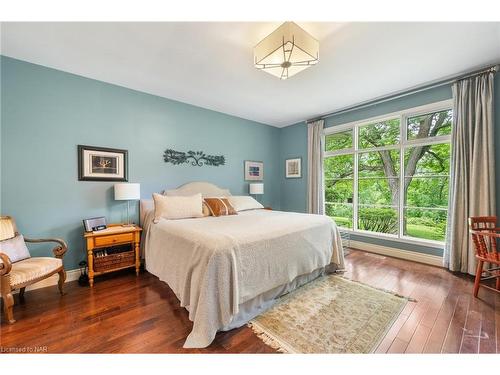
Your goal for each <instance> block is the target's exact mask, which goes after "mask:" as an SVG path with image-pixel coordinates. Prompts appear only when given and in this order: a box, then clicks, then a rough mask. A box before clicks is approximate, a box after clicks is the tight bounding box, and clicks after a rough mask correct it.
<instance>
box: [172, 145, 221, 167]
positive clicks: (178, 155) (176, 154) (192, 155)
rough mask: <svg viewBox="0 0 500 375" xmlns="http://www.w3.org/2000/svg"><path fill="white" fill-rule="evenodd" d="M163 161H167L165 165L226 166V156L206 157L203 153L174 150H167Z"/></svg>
mask: <svg viewBox="0 0 500 375" xmlns="http://www.w3.org/2000/svg"><path fill="white" fill-rule="evenodd" d="M163 160H165V163H172V164H174V165H179V164H188V163H191V165H193V166H195V167H196V166H198V167H202V166H204V165H211V166H214V167H218V166H219V165H224V164H226V159H225V158H224V155H206V154H205V153H204V152H202V151H188V152H180V151H175V150H172V149H167V150H165V153H164V154H163Z"/></svg>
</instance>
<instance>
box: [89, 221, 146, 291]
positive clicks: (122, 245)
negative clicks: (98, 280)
mask: <svg viewBox="0 0 500 375" xmlns="http://www.w3.org/2000/svg"><path fill="white" fill-rule="evenodd" d="M141 231H142V228H140V227H138V226H123V225H121V224H111V225H109V226H108V228H107V229H104V230H101V231H97V232H85V233H84V235H83V237H84V238H85V241H86V243H87V263H88V267H89V284H90V287H93V286H94V276H97V275H102V274H104V273H108V272H113V271H118V270H122V269H125V268H133V267H135V273H136V274H137V275H139V267H140V266H141V259H140V254H139V248H140V242H141Z"/></svg>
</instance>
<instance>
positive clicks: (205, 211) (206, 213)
mask: <svg viewBox="0 0 500 375" xmlns="http://www.w3.org/2000/svg"><path fill="white" fill-rule="evenodd" d="M202 211H203V217H207V216H210V215H212V214H211V213H210V208H208V204H207V202H205V201H203V207H202Z"/></svg>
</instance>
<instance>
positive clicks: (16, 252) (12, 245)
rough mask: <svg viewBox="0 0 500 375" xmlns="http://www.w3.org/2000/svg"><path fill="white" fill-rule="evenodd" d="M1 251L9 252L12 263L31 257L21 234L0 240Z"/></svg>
mask: <svg viewBox="0 0 500 375" xmlns="http://www.w3.org/2000/svg"><path fill="white" fill-rule="evenodd" d="M0 252H2V253H5V254H7V256H8V257H9V259H10V261H11V262H12V263H14V262H19V261H20V260H23V259H28V258H30V257H31V255H30V252H29V251H28V248H27V247H26V243H25V242H24V237H23V236H22V235H21V234H19V235H17V236H15V237H14V238H10V239H8V240H5V241H2V242H0Z"/></svg>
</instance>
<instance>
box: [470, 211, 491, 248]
mask: <svg viewBox="0 0 500 375" xmlns="http://www.w3.org/2000/svg"><path fill="white" fill-rule="evenodd" d="M496 229H497V217H496V216H473V217H469V231H470V233H471V237H472V243H473V244H474V250H475V251H476V255H477V256H479V257H485V256H486V255H487V254H488V253H491V252H495V253H497V254H496V255H498V248H497V239H496V237H494V236H490V235H487V234H486V233H498V231H497V230H496ZM482 232H483V233H482Z"/></svg>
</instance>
